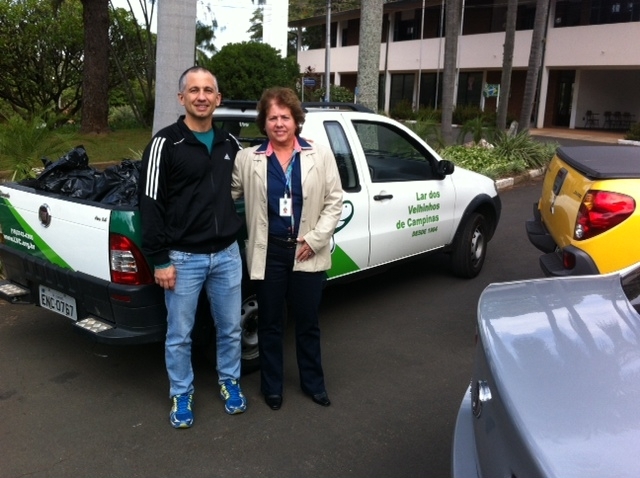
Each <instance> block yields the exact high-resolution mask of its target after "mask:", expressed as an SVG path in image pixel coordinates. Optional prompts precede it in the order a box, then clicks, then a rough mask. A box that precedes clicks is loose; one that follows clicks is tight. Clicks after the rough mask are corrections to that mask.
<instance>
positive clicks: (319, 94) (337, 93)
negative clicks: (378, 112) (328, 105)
mask: <svg viewBox="0 0 640 478" xmlns="http://www.w3.org/2000/svg"><path fill="white" fill-rule="evenodd" d="M313 94H314V95H315V96H316V98H317V99H315V100H311V99H308V98H305V100H308V101H322V100H323V99H324V96H325V89H324V87H322V88H318V89H317V90H314V91H313ZM329 99H330V101H331V102H334V101H336V102H338V103H353V99H354V98H353V91H351V90H350V89H348V88H345V87H344V86H338V85H331V86H330V89H329Z"/></svg>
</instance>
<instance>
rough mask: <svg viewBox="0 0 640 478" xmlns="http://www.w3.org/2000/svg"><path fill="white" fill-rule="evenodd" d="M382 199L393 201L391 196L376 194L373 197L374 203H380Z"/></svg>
mask: <svg viewBox="0 0 640 478" xmlns="http://www.w3.org/2000/svg"><path fill="white" fill-rule="evenodd" d="M383 199H393V194H376V195H375V196H373V200H374V201H382V200H383Z"/></svg>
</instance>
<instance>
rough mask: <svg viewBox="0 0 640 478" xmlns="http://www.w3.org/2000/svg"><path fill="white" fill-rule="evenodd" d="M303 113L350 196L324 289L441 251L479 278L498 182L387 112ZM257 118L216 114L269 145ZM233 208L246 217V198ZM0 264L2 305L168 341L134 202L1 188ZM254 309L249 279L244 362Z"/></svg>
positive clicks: (109, 337)
mask: <svg viewBox="0 0 640 478" xmlns="http://www.w3.org/2000/svg"><path fill="white" fill-rule="evenodd" d="M345 106H348V108H345ZM305 108H306V110H307V115H306V121H305V124H304V127H303V131H302V136H304V137H305V138H307V139H309V140H311V141H315V142H317V143H323V144H326V145H329V146H330V147H331V149H332V150H333V152H334V155H335V157H336V161H337V164H338V169H339V171H340V175H341V179H342V186H343V189H344V210H343V214H342V218H341V220H340V223H339V225H338V227H337V228H336V231H335V234H334V238H333V239H334V241H333V244H332V247H333V249H332V264H333V265H332V268H331V269H330V270H329V271H328V273H327V277H328V280H329V283H333V282H334V281H337V280H340V279H343V278H349V279H351V278H355V277H358V276H359V273H361V272H363V271H369V270H373V269H375V268H380V267H381V266H385V265H393V264H396V263H398V262H400V261H402V260H404V259H408V258H413V257H417V256H420V255H422V254H425V253H434V252H440V253H447V254H449V255H450V257H451V266H452V271H453V273H454V274H456V275H457V276H460V277H464V278H472V277H475V276H476V275H477V274H478V273H479V272H480V271H481V269H482V266H483V263H484V260H485V257H486V253H487V245H488V242H489V240H490V239H491V237H492V235H493V233H494V231H495V229H496V227H497V225H498V221H499V218H500V212H501V202H500V198H499V196H498V193H497V190H496V187H495V185H494V182H493V181H492V180H491V179H489V178H487V177H485V176H482V175H479V174H476V173H473V172H470V171H467V170H464V169H462V168H454V165H453V164H452V163H451V162H449V161H446V160H443V159H442V158H440V157H439V156H438V154H437V153H436V152H435V151H434V150H433V149H431V148H430V147H429V146H428V145H427V144H426V143H425V142H424V141H423V140H422V139H421V138H420V137H419V136H417V135H416V134H415V133H414V132H413V131H412V130H411V129H409V128H407V127H405V126H404V125H402V124H400V123H398V122H397V121H394V120H392V119H389V118H387V117H385V116H382V115H379V114H375V113H372V112H370V111H368V110H366V111H365V110H364V109H363V108H360V107H357V106H356V105H337V104H331V103H320V104H305ZM255 117H256V111H255V103H248V102H230V103H227V104H223V105H222V106H221V107H219V108H218V109H217V110H216V112H215V114H214V119H215V120H216V123H217V124H218V125H219V126H221V127H223V128H225V129H227V130H229V131H230V132H232V133H233V134H234V135H236V137H237V138H238V139H239V141H241V142H242V143H243V144H245V145H249V144H255V143H256V142H257V141H261V140H262V139H263V138H260V134H259V133H258V129H257V127H256V125H255ZM238 210H239V212H240V213H242V212H243V210H244V209H243V204H242V203H239V204H238ZM239 239H241V241H240V242H241V245H242V243H243V241H242V239H243V238H242V237H240V238H239ZM0 261H1V262H2V265H3V269H4V275H5V280H3V281H2V282H0V298H2V299H5V300H8V301H10V302H14V303H18V302H27V303H34V304H36V305H37V306H40V307H43V308H46V309H49V310H51V311H52V312H55V313H57V314H60V315H63V316H65V317H67V318H68V319H70V322H71V323H72V324H73V325H74V327H75V329H77V330H78V331H80V332H82V333H85V334H87V335H88V336H90V337H92V338H93V339H94V340H97V341H99V342H103V343H143V342H150V341H161V340H163V339H164V334H165V327H166V318H165V308H164V299H163V293H162V290H161V289H160V288H159V287H158V286H156V285H155V284H154V282H153V278H152V274H151V271H150V268H149V265H148V263H147V261H146V259H145V257H144V256H143V254H142V253H141V250H140V227H139V217H138V212H137V209H136V207H134V206H127V205H119V206H112V205H106V204H103V203H100V202H97V201H90V200H87V199H78V198H74V197H70V196H68V195H66V196H65V195H61V194H54V193H51V192H46V191H43V190H40V189H37V188H34V187H32V186H31V185H28V184H19V183H2V184H0ZM257 312H258V304H257V301H256V300H255V297H254V296H253V295H252V293H251V287H250V282H249V281H247V284H246V287H245V297H244V302H243V308H242V315H243V328H244V333H243V360H244V362H243V363H244V365H245V366H248V367H253V366H255V363H256V359H257V358H258V348H257V334H256V320H257V317H258V314H257ZM201 313H202V315H203V316H204V315H206V314H208V308H207V307H202V308H201ZM198 323H199V326H198V328H197V333H196V335H197V337H194V342H195V343H196V344H200V345H204V346H205V347H208V344H211V343H214V341H213V340H212V337H213V335H212V334H213V333H214V332H213V329H212V327H211V326H210V324H211V321H210V320H199V321H198Z"/></svg>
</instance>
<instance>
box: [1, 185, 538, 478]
mask: <svg viewBox="0 0 640 478" xmlns="http://www.w3.org/2000/svg"><path fill="white" fill-rule="evenodd" d="M539 188H540V182H539V181H534V182H532V183H531V184H525V185H518V186H517V187H516V188H514V189H512V190H508V191H505V192H503V193H502V199H503V205H504V210H503V217H502V222H501V224H500V227H499V230H498V232H497V234H496V237H495V239H494V241H493V242H492V243H491V244H490V247H489V253H488V258H487V261H486V264H485V268H484V270H483V272H482V274H481V275H480V276H479V277H478V278H477V279H475V280H472V281H465V280H460V279H456V278H453V277H452V276H451V275H450V274H449V271H448V264H447V262H446V261H445V260H443V257H432V258H427V259H424V260H420V261H418V262H414V263H412V264H408V265H405V266H402V267H397V268H394V269H392V270H389V271H387V272H385V273H383V274H380V275H377V276H375V277H372V278H369V279H365V280H363V281H360V282H357V283H352V284H348V285H342V286H335V287H330V288H328V289H327V290H326V294H325V299H324V303H323V307H322V328H323V347H324V349H323V352H324V364H325V368H326V375H327V385H328V390H329V393H330V396H331V399H332V401H333V405H332V406H331V407H329V408H322V407H319V406H317V405H315V404H314V403H313V402H311V400H309V399H308V398H307V397H305V396H303V395H302V393H301V392H300V390H299V388H298V385H297V377H296V372H295V364H294V354H293V343H292V337H291V336H289V337H288V342H287V351H288V353H287V360H288V362H287V367H288V368H287V382H286V388H285V399H284V405H283V408H282V409H281V410H280V411H277V412H274V411H271V410H269V409H268V408H267V407H266V405H264V403H263V402H262V401H261V398H260V395H259V393H258V387H259V383H258V378H259V377H258V375H257V374H252V375H249V376H247V377H245V378H244V379H243V382H242V384H243V387H244V390H245V393H246V395H247V397H248V400H249V409H248V410H247V412H246V413H245V414H243V415H237V416H228V415H226V414H225V413H224V411H223V407H222V402H221V401H220V400H219V398H218V397H217V387H216V385H215V379H214V374H213V373H212V370H211V369H210V367H209V366H208V365H207V364H206V363H197V364H196V384H195V385H196V388H197V390H196V398H195V403H194V407H195V418H196V422H195V426H194V427H193V428H192V429H190V430H173V429H172V428H171V427H170V426H169V423H168V411H169V406H170V404H169V400H168V398H167V396H166V394H167V380H166V376H165V371H164V365H163V351H162V347H161V346H160V345H147V346H126V347H107V346H103V345H95V344H92V343H90V342H87V341H86V339H84V338H83V337H80V336H78V335H76V334H74V333H73V332H72V330H71V327H70V325H69V324H68V323H67V322H66V321H65V319H63V318H58V317H57V316H52V315H51V314H49V313H47V312H45V311H43V310H41V309H36V308H34V307H25V306H22V307H21V306H12V305H8V304H6V303H1V304H0V359H1V360H0V378H1V379H0V423H1V424H2V425H1V426H0V450H2V459H1V460H0V476H2V477H6V478H17V477H23V476H30V477H38V478H42V477H56V478H57V477H69V476H78V477H80V476H87V477H89V476H90V477H169V476H177V475H182V476H188V477H214V476H220V477H245V476H252V477H295V478H299V477H316V476H323V477H325V476H336V477H349V476H352V477H416V476H427V477H446V476H448V474H449V460H450V449H451V440H452V432H453V426H454V421H455V416H456V411H457V408H458V405H459V402H460V400H461V398H462V394H463V392H464V390H465V388H466V386H467V383H468V380H469V377H470V367H471V362H472V353H473V343H474V330H475V326H474V320H475V310H476V309H475V308H476V303H477V299H478V297H479V295H480V293H481V291H482V290H483V288H484V287H485V286H486V285H487V284H488V283H490V282H494V281H505V280H513V279H524V278H530V277H540V276H541V273H540V270H539V268H538V265H537V257H538V254H537V251H536V250H535V249H534V248H533V246H531V245H530V244H529V243H528V241H527V239H526V236H525V234H524V225H523V221H524V219H525V218H526V217H528V216H529V214H530V212H531V203H532V202H533V201H534V200H535V199H536V197H537V195H538V193H539Z"/></svg>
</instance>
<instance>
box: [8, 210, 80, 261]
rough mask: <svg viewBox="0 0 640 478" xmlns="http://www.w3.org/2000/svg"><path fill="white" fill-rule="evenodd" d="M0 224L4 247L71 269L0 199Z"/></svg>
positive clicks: (16, 212)
mask: <svg viewBox="0 0 640 478" xmlns="http://www.w3.org/2000/svg"><path fill="white" fill-rule="evenodd" d="M0 224H2V233H3V235H4V243H5V245H6V246H9V247H12V248H14V249H16V250H18V251H21V252H24V253H26V254H29V255H30V256H33V257H38V258H40V259H44V260H47V261H49V262H51V263H52V264H56V265H58V266H60V267H63V268H65V269H71V267H69V264H67V262H66V261H64V260H63V259H62V258H61V257H60V256H59V255H58V254H56V253H55V252H54V251H53V250H52V249H51V248H50V247H49V245H48V244H47V243H46V242H45V241H44V240H43V239H42V238H41V237H40V236H39V235H38V234H37V233H36V232H35V231H34V230H33V228H32V227H31V226H30V225H29V224H28V223H27V222H26V221H25V220H24V218H23V217H22V216H20V214H19V213H18V211H16V209H15V208H14V207H13V206H12V205H11V203H10V202H9V200H7V199H5V198H2V199H0Z"/></svg>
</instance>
